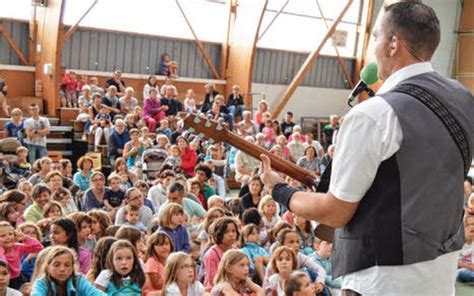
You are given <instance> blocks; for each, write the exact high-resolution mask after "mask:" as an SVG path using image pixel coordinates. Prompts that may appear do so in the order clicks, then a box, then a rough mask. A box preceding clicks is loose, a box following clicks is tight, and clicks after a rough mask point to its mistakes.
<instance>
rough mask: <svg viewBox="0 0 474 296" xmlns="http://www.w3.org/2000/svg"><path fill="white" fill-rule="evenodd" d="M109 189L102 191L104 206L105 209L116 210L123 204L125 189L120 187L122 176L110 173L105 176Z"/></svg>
mask: <svg viewBox="0 0 474 296" xmlns="http://www.w3.org/2000/svg"><path fill="white" fill-rule="evenodd" d="M107 182H108V183H109V188H110V190H106V191H105V193H104V208H105V209H106V210H109V211H112V210H118V208H119V207H121V206H123V205H125V191H123V190H122V189H121V184H122V178H121V177H120V176H119V175H117V174H111V175H110V176H109V177H108V178H107Z"/></svg>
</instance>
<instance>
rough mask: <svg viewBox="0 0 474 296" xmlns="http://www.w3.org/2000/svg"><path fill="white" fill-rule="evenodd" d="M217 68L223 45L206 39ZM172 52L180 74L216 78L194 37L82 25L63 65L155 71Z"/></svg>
mask: <svg viewBox="0 0 474 296" xmlns="http://www.w3.org/2000/svg"><path fill="white" fill-rule="evenodd" d="M204 48H205V49H206V50H207V52H208V53H209V56H210V58H211V60H212V62H213V63H214V66H216V68H217V69H219V67H220V61H221V45H220V44H213V43H204ZM165 52H166V53H169V54H170V55H171V57H172V59H173V60H176V61H178V62H179V64H180V67H179V75H180V76H182V77H192V78H210V79H211V78H214V77H213V75H212V72H211V70H210V69H209V66H208V65H207V63H206V62H205V60H204V58H203V56H202V55H201V53H200V52H199V50H198V48H197V46H196V44H195V43H194V42H193V41H191V40H181V39H170V38H163V37H157V36H146V35H136V34H128V33H121V32H120V33H119V32H108V31H100V30H95V29H94V30H92V29H85V28H81V29H78V30H77V31H76V32H74V34H73V35H72V36H71V38H70V39H69V40H68V41H67V42H66V44H65V45H64V47H63V55H62V65H63V66H64V67H65V68H69V69H80V70H92V71H106V72H112V71H114V70H115V69H120V70H122V72H124V73H134V74H147V75H149V74H155V73H156V72H157V71H158V66H159V62H160V58H161V55H162V54H163V53H165Z"/></svg>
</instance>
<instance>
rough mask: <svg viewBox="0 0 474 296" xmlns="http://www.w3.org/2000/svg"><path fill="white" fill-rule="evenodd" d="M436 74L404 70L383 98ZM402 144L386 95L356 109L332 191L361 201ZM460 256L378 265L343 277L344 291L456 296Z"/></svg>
mask: <svg viewBox="0 0 474 296" xmlns="http://www.w3.org/2000/svg"><path fill="white" fill-rule="evenodd" d="M431 71H433V68H432V66H431V64H430V63H417V64H413V65H410V66H407V67H404V68H402V69H400V70H398V71H397V72H395V73H393V74H392V75H390V77H389V78H388V79H387V80H386V81H385V82H384V84H383V85H382V86H381V87H380V89H379V91H378V92H377V94H383V93H386V92H388V91H390V90H391V89H392V88H393V87H395V86H396V85H398V84H399V83H400V82H401V81H403V80H405V79H407V78H410V77H413V76H416V75H419V74H422V73H426V72H431ZM402 140H403V133H402V128H401V126H400V122H399V121H398V118H397V116H396V114H395V111H394V110H393V108H392V107H391V106H390V105H389V104H388V103H387V102H386V101H385V100H384V99H382V98H381V97H380V96H375V97H373V98H371V99H370V100H367V101H364V102H363V103H361V104H359V105H357V106H356V107H354V108H353V109H352V110H351V111H350V112H349V113H348V114H347V115H346V116H345V118H344V122H343V123H342V126H341V129H340V131H339V135H338V143H337V146H336V152H335V154H334V160H333V164H332V166H333V169H332V173H331V184H330V186H329V191H331V193H332V194H333V195H334V196H335V197H337V198H338V199H340V200H343V201H347V202H359V201H360V200H361V199H362V197H363V196H364V195H365V193H366V192H367V190H368V189H369V188H370V186H371V185H372V183H373V181H374V178H375V175H376V173H377V169H378V167H379V165H380V163H381V162H382V161H384V160H387V159H388V158H390V157H391V156H392V155H394V154H395V153H396V152H397V151H398V150H399V149H400V145H401V143H402ZM458 254H459V252H457V251H456V252H452V253H448V254H445V255H442V256H439V257H438V258H436V259H434V260H430V261H424V262H420V263H415V264H411V265H402V266H373V267H370V268H367V269H364V270H360V271H357V272H354V273H350V274H347V275H345V276H343V277H342V288H343V289H351V290H354V291H356V292H358V293H361V294H363V295H454V284H455V280H456V268H457V258H458Z"/></svg>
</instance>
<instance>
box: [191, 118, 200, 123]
mask: <svg viewBox="0 0 474 296" xmlns="http://www.w3.org/2000/svg"><path fill="white" fill-rule="evenodd" d="M193 121H194V123H200V122H201V118H199V117H195V118H194V120H193Z"/></svg>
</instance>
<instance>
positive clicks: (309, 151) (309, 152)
mask: <svg viewBox="0 0 474 296" xmlns="http://www.w3.org/2000/svg"><path fill="white" fill-rule="evenodd" d="M296 164H297V165H299V166H300V167H302V168H305V169H307V170H308V171H310V172H313V173H315V174H316V175H319V166H320V164H321V160H320V159H319V157H318V154H317V152H316V148H314V146H307V147H306V148H305V149H304V156H302V157H300V158H299V159H298V161H297V162H296Z"/></svg>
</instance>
